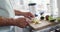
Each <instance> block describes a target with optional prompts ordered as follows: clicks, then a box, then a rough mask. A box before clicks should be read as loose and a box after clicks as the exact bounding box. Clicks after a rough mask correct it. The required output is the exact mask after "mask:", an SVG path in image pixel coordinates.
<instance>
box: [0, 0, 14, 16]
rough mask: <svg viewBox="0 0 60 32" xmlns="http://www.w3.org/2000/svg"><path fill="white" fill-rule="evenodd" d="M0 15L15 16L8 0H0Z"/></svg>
mask: <svg viewBox="0 0 60 32" xmlns="http://www.w3.org/2000/svg"><path fill="white" fill-rule="evenodd" d="M0 16H3V17H14V16H15V13H14V10H13V8H12V5H11V3H10V0H0Z"/></svg>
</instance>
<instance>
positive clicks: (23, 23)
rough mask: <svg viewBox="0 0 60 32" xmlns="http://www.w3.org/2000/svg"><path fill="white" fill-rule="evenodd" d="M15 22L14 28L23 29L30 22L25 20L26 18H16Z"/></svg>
mask: <svg viewBox="0 0 60 32" xmlns="http://www.w3.org/2000/svg"><path fill="white" fill-rule="evenodd" d="M15 21H16V22H15V25H16V26H18V27H21V28H24V27H26V26H28V25H29V24H28V22H30V19H27V18H18V19H16V20H15Z"/></svg>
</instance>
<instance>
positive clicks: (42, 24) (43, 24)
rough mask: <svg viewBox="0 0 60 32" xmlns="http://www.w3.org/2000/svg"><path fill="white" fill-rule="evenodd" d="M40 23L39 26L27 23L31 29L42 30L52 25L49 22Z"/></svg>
mask: <svg viewBox="0 0 60 32" xmlns="http://www.w3.org/2000/svg"><path fill="white" fill-rule="evenodd" d="M40 22H41V23H39V24H33V23H29V24H30V26H31V27H32V28H33V29H35V30H36V29H42V28H44V27H46V26H49V25H51V24H52V23H51V22H49V21H40Z"/></svg>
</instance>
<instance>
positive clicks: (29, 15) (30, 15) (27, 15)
mask: <svg viewBox="0 0 60 32" xmlns="http://www.w3.org/2000/svg"><path fill="white" fill-rule="evenodd" d="M22 15H23V16H25V17H26V18H29V19H31V18H34V17H35V16H34V15H33V14H32V13H30V12H23V14H22Z"/></svg>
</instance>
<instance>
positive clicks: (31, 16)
mask: <svg viewBox="0 0 60 32" xmlns="http://www.w3.org/2000/svg"><path fill="white" fill-rule="evenodd" d="M14 11H15V15H17V16H25V17H27V18H29V19H31V18H34V17H35V16H34V15H33V14H32V13H31V12H21V11H19V10H14Z"/></svg>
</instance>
